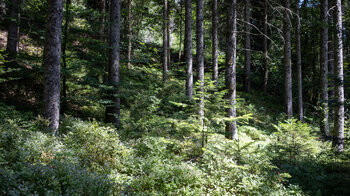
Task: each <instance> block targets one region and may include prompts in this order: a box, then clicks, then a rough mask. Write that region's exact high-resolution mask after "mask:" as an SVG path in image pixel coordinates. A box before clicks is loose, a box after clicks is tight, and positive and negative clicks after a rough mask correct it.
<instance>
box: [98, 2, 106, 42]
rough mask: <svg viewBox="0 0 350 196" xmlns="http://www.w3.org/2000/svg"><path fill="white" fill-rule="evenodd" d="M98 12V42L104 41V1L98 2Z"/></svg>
mask: <svg viewBox="0 0 350 196" xmlns="http://www.w3.org/2000/svg"><path fill="white" fill-rule="evenodd" d="M99 12H100V18H99V20H100V29H99V34H100V40H101V41H104V40H105V23H106V21H105V12H106V0H100V7H99Z"/></svg>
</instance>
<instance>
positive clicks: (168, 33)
mask: <svg viewBox="0 0 350 196" xmlns="http://www.w3.org/2000/svg"><path fill="white" fill-rule="evenodd" d="M170 2H171V1H170V0H168V9H167V15H168V21H167V31H168V32H167V35H168V38H167V41H168V42H167V43H168V47H167V50H168V52H167V54H168V57H167V58H168V60H167V61H168V69H169V68H170V67H171V28H170V20H171V16H170Z"/></svg>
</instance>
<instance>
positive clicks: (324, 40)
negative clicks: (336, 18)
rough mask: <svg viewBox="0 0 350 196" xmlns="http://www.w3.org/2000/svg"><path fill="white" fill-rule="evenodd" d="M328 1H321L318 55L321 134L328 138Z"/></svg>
mask: <svg viewBox="0 0 350 196" xmlns="http://www.w3.org/2000/svg"><path fill="white" fill-rule="evenodd" d="M327 12H328V0H321V15H320V16H321V21H322V24H321V25H322V27H321V40H320V42H321V46H320V50H321V54H320V69H321V70H320V73H321V74H320V77H321V80H320V81H321V84H320V86H321V101H320V102H321V104H320V106H321V124H320V128H321V131H322V134H324V135H325V137H326V138H328V137H329V125H328V110H329V108H328V77H327V76H328V14H327Z"/></svg>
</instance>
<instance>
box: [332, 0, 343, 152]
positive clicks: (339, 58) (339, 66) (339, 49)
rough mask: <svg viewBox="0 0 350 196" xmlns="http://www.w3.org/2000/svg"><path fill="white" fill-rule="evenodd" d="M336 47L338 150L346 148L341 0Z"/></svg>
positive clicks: (335, 134) (335, 120) (335, 118)
mask: <svg viewBox="0 0 350 196" xmlns="http://www.w3.org/2000/svg"><path fill="white" fill-rule="evenodd" d="M336 8H337V10H336V17H335V19H336V30H337V33H336V40H335V41H336V47H335V57H336V64H335V76H336V81H335V88H334V89H335V99H336V102H337V103H336V107H335V111H334V136H333V146H334V147H335V149H336V150H337V151H340V152H342V151H343V150H344V147H343V145H344V101H345V99H344V73H343V66H344V65H343V40H342V38H343V33H342V29H343V21H342V4H341V0H337V1H336Z"/></svg>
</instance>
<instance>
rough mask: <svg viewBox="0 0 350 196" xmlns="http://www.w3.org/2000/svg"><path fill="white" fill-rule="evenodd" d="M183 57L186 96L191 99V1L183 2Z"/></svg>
mask: <svg viewBox="0 0 350 196" xmlns="http://www.w3.org/2000/svg"><path fill="white" fill-rule="evenodd" d="M185 17H186V18H185V40H186V41H185V42H186V44H185V53H186V54H185V55H186V65H187V80H186V95H187V96H188V98H190V99H192V98H193V70H192V1H191V0H185Z"/></svg>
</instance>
